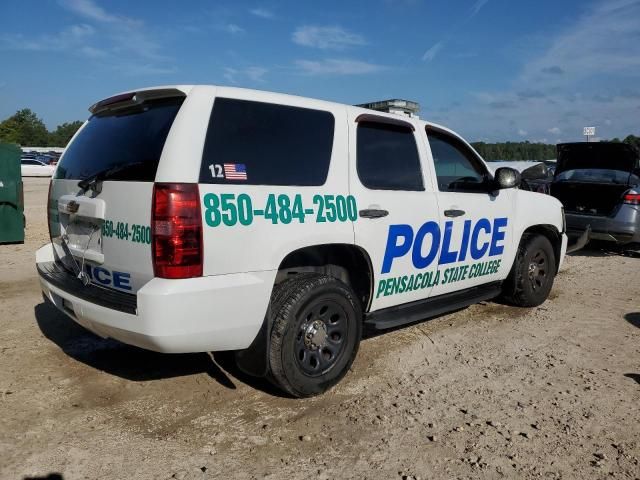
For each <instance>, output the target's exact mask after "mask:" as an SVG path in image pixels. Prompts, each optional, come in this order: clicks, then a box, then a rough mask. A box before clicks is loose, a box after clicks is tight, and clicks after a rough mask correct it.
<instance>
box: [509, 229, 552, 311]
mask: <svg viewBox="0 0 640 480" xmlns="http://www.w3.org/2000/svg"><path fill="white" fill-rule="evenodd" d="M555 275H556V256H555V253H554V251H553V246H552V245H551V242H550V241H549V239H548V238H547V237H545V236H543V235H536V234H525V235H523V237H522V240H521V241H520V245H519V246H518V253H517V255H516V259H515V262H514V264H513V267H512V268H511V272H510V273H509V276H508V277H507V279H506V280H505V282H504V285H503V299H504V300H505V301H506V302H507V303H509V304H511V305H514V306H516V307H537V306H538V305H541V304H542V303H544V301H545V300H546V299H547V297H548V296H549V292H551V287H553V280H554V278H555Z"/></svg>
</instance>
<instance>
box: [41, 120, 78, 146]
mask: <svg viewBox="0 0 640 480" xmlns="http://www.w3.org/2000/svg"><path fill="white" fill-rule="evenodd" d="M81 126H82V122H81V121H80V120H76V121H75V122H65V123H63V124H62V125H58V126H57V127H56V129H55V131H53V132H51V133H50V134H49V146H50V147H66V146H67V143H69V140H71V137H73V135H74V134H75V133H76V132H77V131H78V129H79V128H80V127H81Z"/></svg>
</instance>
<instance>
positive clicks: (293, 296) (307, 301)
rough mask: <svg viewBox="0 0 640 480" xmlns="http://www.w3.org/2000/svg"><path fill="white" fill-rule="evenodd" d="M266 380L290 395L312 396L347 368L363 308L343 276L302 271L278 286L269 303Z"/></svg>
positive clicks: (353, 353)
mask: <svg viewBox="0 0 640 480" xmlns="http://www.w3.org/2000/svg"><path fill="white" fill-rule="evenodd" d="M271 314H272V315H273V317H272V321H273V326H272V330H271V343H270V349H269V363H270V372H271V374H270V376H269V377H270V380H271V381H272V382H273V383H274V384H276V386H278V387H279V388H281V389H282V390H284V391H285V392H287V393H288V394H290V395H292V396H294V397H310V396H313V395H318V394H320V393H323V392H325V391H327V390H328V389H330V388H331V387H333V386H334V385H335V384H337V383H338V382H339V381H340V380H341V379H342V377H344V375H345V374H346V373H347V372H348V370H349V368H350V367H351V364H352V363H353V360H354V358H355V356H356V353H357V352H358V346H359V344H360V338H361V335H362V308H361V306H360V303H359V301H358V300H357V297H356V295H355V293H354V292H353V290H352V289H351V288H350V287H349V286H348V285H346V284H345V283H343V282H342V281H340V280H338V279H336V278H334V277H330V276H327V275H320V274H302V275H300V278H296V277H293V278H291V279H288V280H286V281H285V282H283V284H281V285H279V286H278V289H277V294H276V295H274V298H273V299H272V304H271Z"/></svg>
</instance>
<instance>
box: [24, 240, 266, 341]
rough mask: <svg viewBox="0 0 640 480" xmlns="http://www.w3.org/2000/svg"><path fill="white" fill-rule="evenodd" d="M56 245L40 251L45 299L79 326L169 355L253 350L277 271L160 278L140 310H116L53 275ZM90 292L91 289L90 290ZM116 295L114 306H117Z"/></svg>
mask: <svg viewBox="0 0 640 480" xmlns="http://www.w3.org/2000/svg"><path fill="white" fill-rule="evenodd" d="M53 260H54V259H53V253H52V249H51V245H50V244H49V245H45V246H44V247H42V248H41V249H40V250H38V252H36V262H37V266H38V273H39V275H40V285H41V288H42V292H43V295H44V297H45V298H46V299H48V300H49V301H51V302H52V303H53V304H54V305H55V306H56V307H57V308H58V309H59V310H61V311H62V312H64V313H65V314H66V315H68V316H69V317H70V318H72V319H73V320H74V321H75V322H77V323H78V324H80V325H82V326H83V327H85V328H86V329H88V330H90V331H92V332H94V333H96V334H97V335H100V336H101V337H110V338H115V339H116V340H119V341H121V342H123V343H127V344H130V345H135V346H138V347H141V348H146V349H148V350H154V351H157V352H166V353H187V352H208V351H220V350H238V349H243V348H247V347H248V346H249V345H250V344H251V342H252V341H253V339H254V338H255V336H256V335H257V334H258V331H259V330H260V327H261V326H262V321H263V319H264V315H265V313H266V310H267V306H268V303H269V297H270V295H271V288H272V285H273V281H274V280H275V274H276V272H275V271H266V272H254V273H239V274H232V275H216V276H209V277H200V278H190V279H185V280H167V279H162V278H154V279H153V280H151V281H150V282H148V283H147V284H146V285H145V286H144V287H142V288H141V289H140V290H138V292H137V295H135V308H134V309H132V310H126V309H125V308H115V307H116V305H114V304H109V303H107V301H105V300H104V299H102V301H98V300H96V299H95V298H93V297H92V296H91V295H90V294H89V295H88V294H86V293H85V292H83V291H82V289H81V288H80V289H78V288H76V287H74V284H73V281H74V280H75V278H74V277H73V275H71V274H69V277H70V279H69V280H70V283H68V284H66V283H64V282H63V281H62V280H61V279H60V278H57V279H54V278H52V277H51V276H50V275H47V273H46V272H47V270H48V269H50V264H51V262H53ZM88 288H90V287H88ZM107 293H110V294H112V296H111V298H110V299H109V301H111V302H117V298H118V296H119V295H126V296H129V297H132V295H130V294H118V292H112V291H107Z"/></svg>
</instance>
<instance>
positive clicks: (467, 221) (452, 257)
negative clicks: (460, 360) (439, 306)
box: [427, 128, 517, 296]
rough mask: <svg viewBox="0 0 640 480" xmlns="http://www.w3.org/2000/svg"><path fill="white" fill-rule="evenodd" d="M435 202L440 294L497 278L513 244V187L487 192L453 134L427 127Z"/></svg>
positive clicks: (474, 162) (477, 166) (481, 169)
mask: <svg viewBox="0 0 640 480" xmlns="http://www.w3.org/2000/svg"><path fill="white" fill-rule="evenodd" d="M427 138H428V141H429V145H430V151H431V156H432V159H433V166H434V167H435V175H436V178H437V188H438V193H437V195H438V203H439V205H440V208H441V211H440V214H441V215H440V219H441V220H440V231H441V245H440V255H439V258H438V264H439V266H438V270H439V271H438V276H439V278H438V281H437V284H436V285H435V286H434V288H433V291H432V293H431V295H432V296H436V295H442V294H445V293H450V292H453V291H457V290H463V289H466V288H470V287H474V286H477V285H481V284H485V283H491V282H493V281H498V280H503V279H505V278H506V277H507V275H508V274H509V270H510V269H511V260H512V259H513V256H512V254H513V249H514V248H515V247H517V245H514V239H513V202H514V190H513V189H507V190H499V191H494V192H491V191H490V190H491V188H490V187H489V184H490V175H489V172H488V171H487V168H486V165H484V163H483V162H482V161H481V160H480V159H479V158H478V156H477V155H476V154H475V152H474V151H473V150H472V149H471V148H470V147H469V146H468V145H467V144H466V143H465V142H464V141H463V140H462V139H460V138H459V137H456V136H455V135H453V134H450V133H448V132H444V131H441V130H434V129H431V128H428V129H427Z"/></svg>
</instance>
